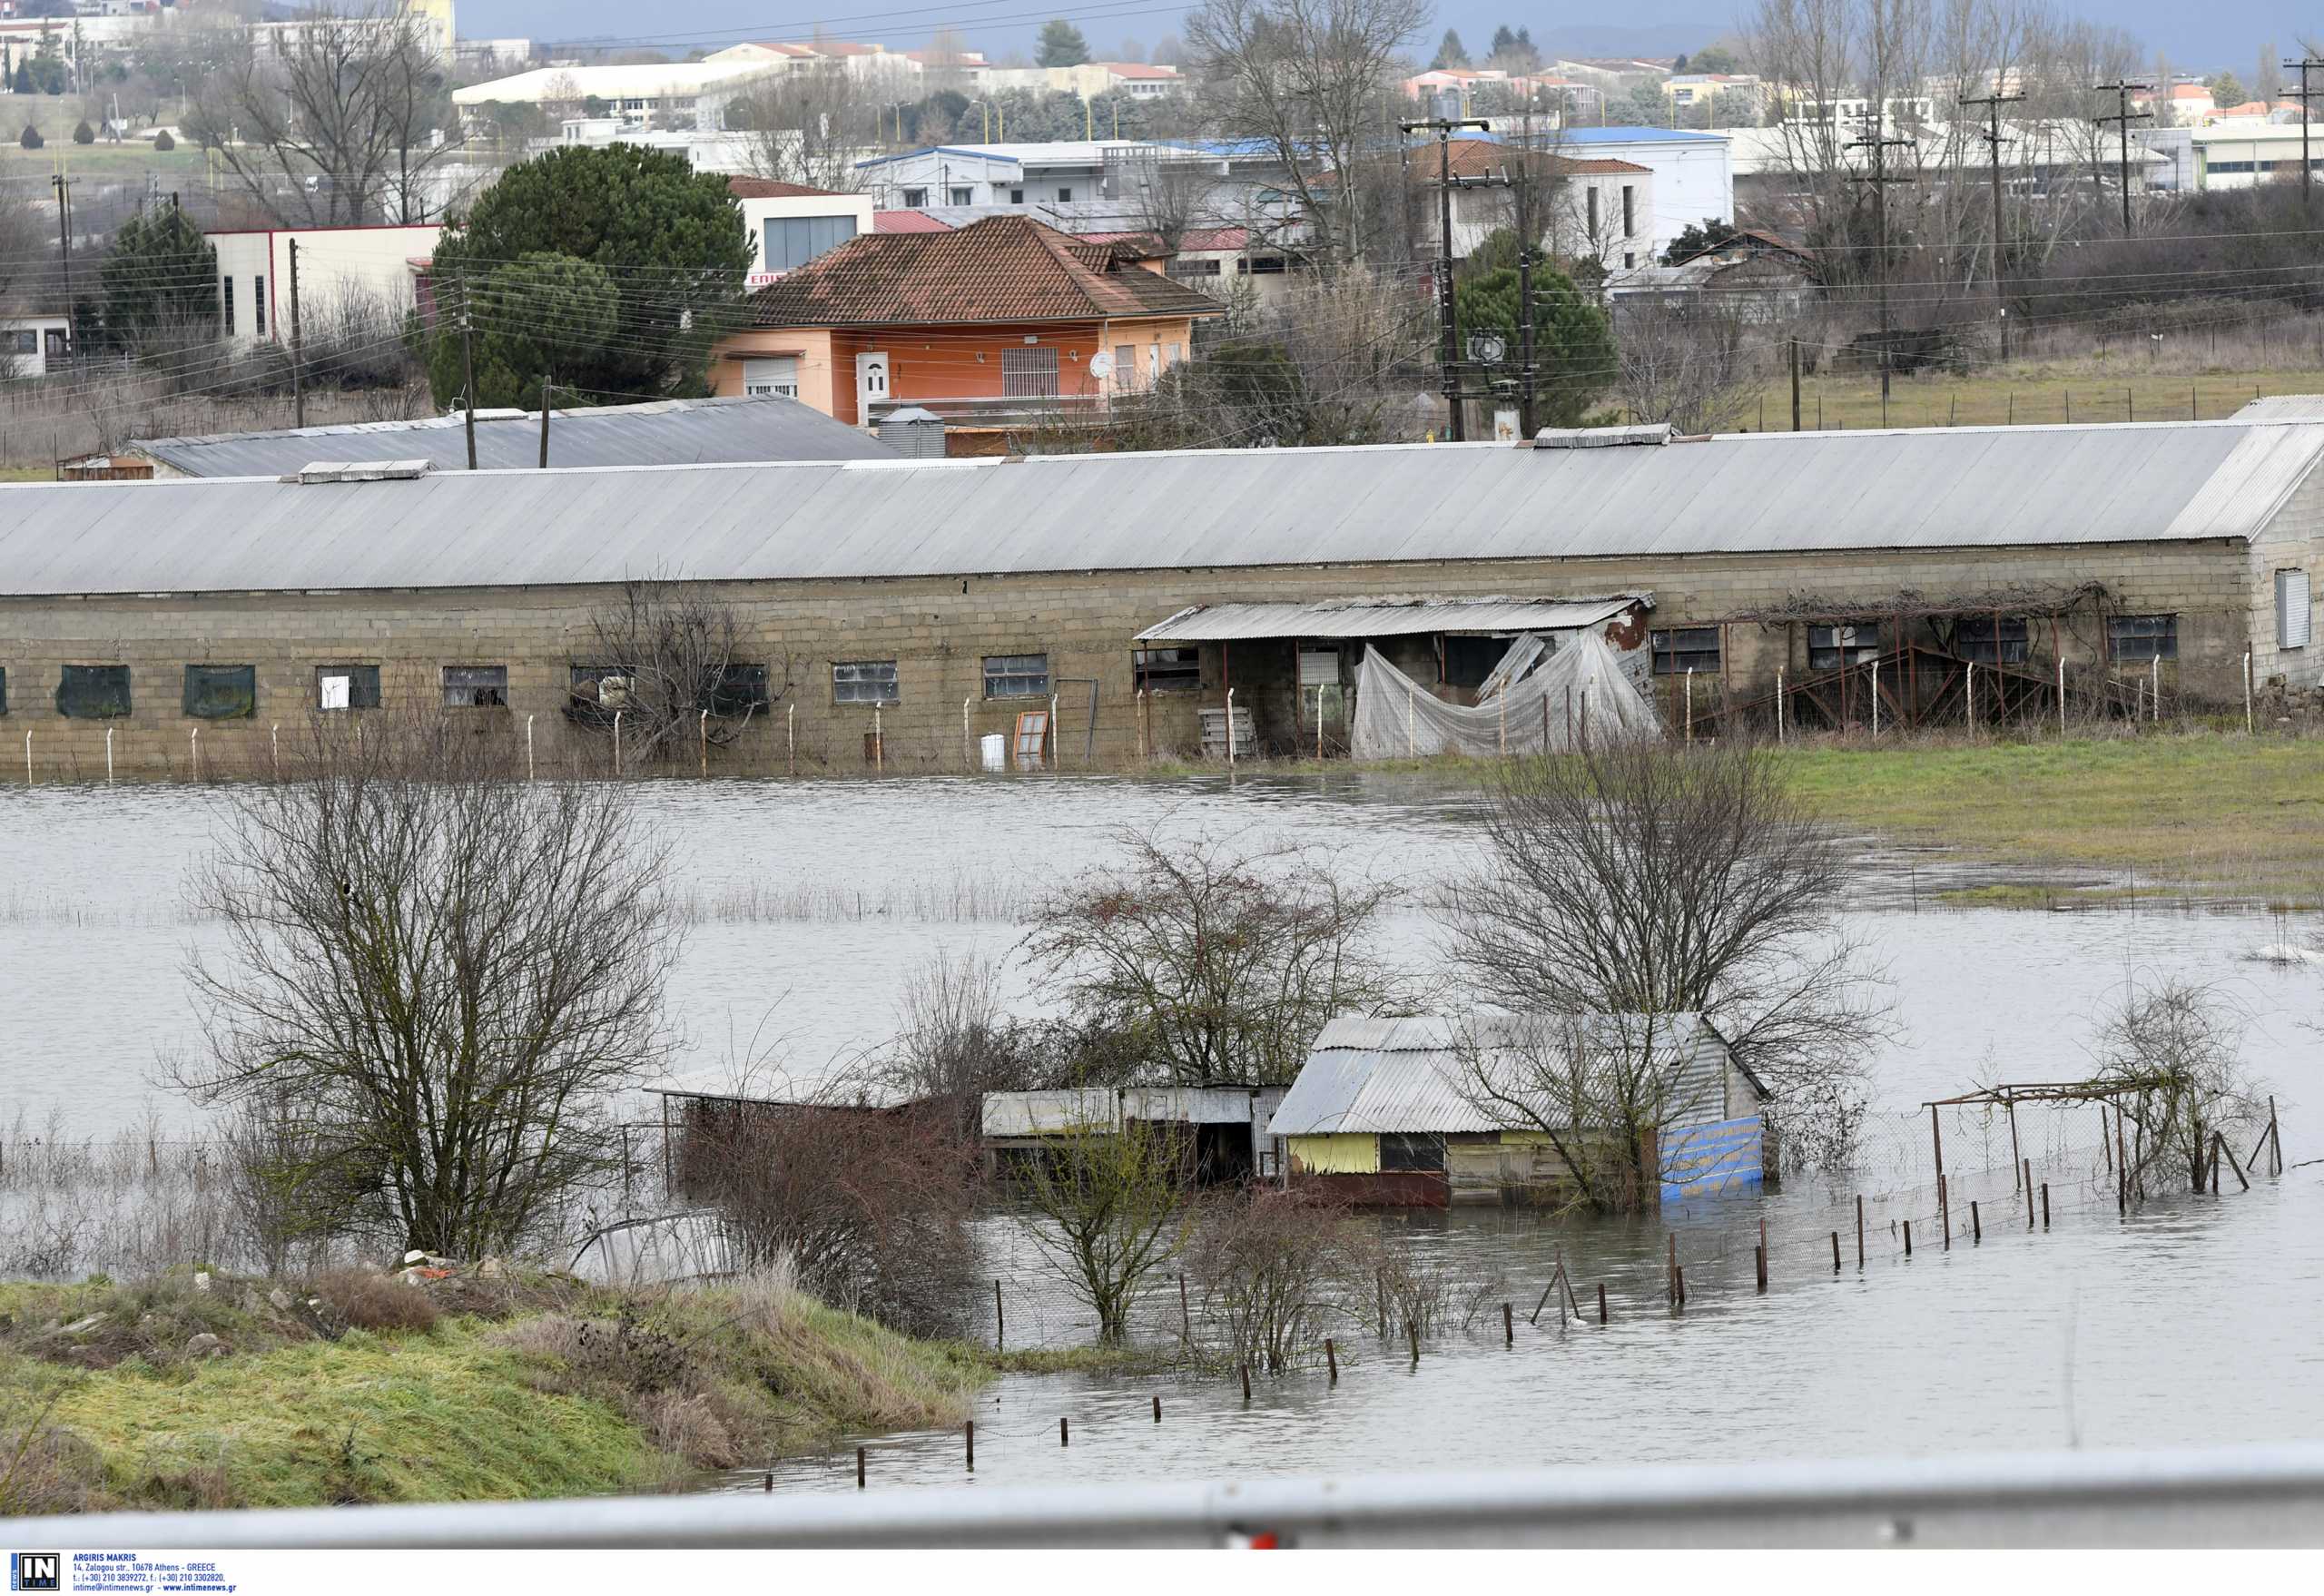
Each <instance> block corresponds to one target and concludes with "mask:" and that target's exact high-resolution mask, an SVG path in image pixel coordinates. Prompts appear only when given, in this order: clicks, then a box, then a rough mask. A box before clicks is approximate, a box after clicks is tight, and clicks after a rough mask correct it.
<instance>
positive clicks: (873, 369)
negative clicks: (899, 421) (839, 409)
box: [855, 350, 888, 427]
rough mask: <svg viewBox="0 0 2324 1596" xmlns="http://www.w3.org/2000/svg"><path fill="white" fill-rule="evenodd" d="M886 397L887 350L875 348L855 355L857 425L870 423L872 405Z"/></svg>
mask: <svg viewBox="0 0 2324 1596" xmlns="http://www.w3.org/2000/svg"><path fill="white" fill-rule="evenodd" d="M887 397H888V351H887V350H873V351H872V352H870V353H868V354H861V355H858V356H856V357H855V419H856V422H857V424H858V425H860V426H864V427H869V426H870V425H871V424H872V406H873V405H876V404H881V403H884V402H885V401H886V399H887Z"/></svg>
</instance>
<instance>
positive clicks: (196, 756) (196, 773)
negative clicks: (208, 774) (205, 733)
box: [190, 726, 202, 782]
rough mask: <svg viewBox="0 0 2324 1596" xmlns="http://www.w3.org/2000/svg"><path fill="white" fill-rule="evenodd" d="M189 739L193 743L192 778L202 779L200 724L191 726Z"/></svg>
mask: <svg viewBox="0 0 2324 1596" xmlns="http://www.w3.org/2000/svg"><path fill="white" fill-rule="evenodd" d="M190 740H191V741H192V744H193V779H194V780H195V781H197V782H198V781H200V780H201V779H202V728H201V727H200V726H196V727H194V728H193V735H192V738H191V739H190Z"/></svg>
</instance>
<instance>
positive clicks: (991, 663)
mask: <svg viewBox="0 0 2324 1596" xmlns="http://www.w3.org/2000/svg"><path fill="white" fill-rule="evenodd" d="M984 695H985V696H986V697H987V698H1047V697H1048V696H1049V655H1046V654H990V655H986V656H985V661H984Z"/></svg>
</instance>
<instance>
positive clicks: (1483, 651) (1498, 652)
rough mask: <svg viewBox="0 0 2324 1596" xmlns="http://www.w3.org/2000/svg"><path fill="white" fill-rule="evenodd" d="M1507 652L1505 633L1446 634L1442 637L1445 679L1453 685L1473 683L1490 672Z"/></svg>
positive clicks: (1476, 683)
mask: <svg viewBox="0 0 2324 1596" xmlns="http://www.w3.org/2000/svg"><path fill="white" fill-rule="evenodd" d="M1508 652H1509V639H1508V638H1506V637H1447V638H1445V639H1444V680H1445V682H1446V683H1447V684H1448V685H1452V686H1454V687H1474V686H1477V685H1480V684H1482V682H1483V681H1484V679H1485V678H1486V677H1487V676H1489V675H1492V667H1493V666H1495V665H1499V664H1500V663H1501V656H1502V655H1504V654H1507V653H1508Z"/></svg>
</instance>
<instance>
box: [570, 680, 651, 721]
mask: <svg viewBox="0 0 2324 1596" xmlns="http://www.w3.org/2000/svg"><path fill="white" fill-rule="evenodd" d="M636 681H637V672H636V669H635V667H634V666H631V665H574V666H572V667H571V668H570V672H569V674H568V675H567V677H566V698H565V714H566V718H567V719H570V720H574V721H578V722H582V723H584V724H592V725H595V724H612V722H613V717H614V716H615V714H619V713H620V712H621V711H623V710H625V709H627V708H628V707H629V695H630V694H631V692H632V691H633V690H634V689H635V683H636Z"/></svg>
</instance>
